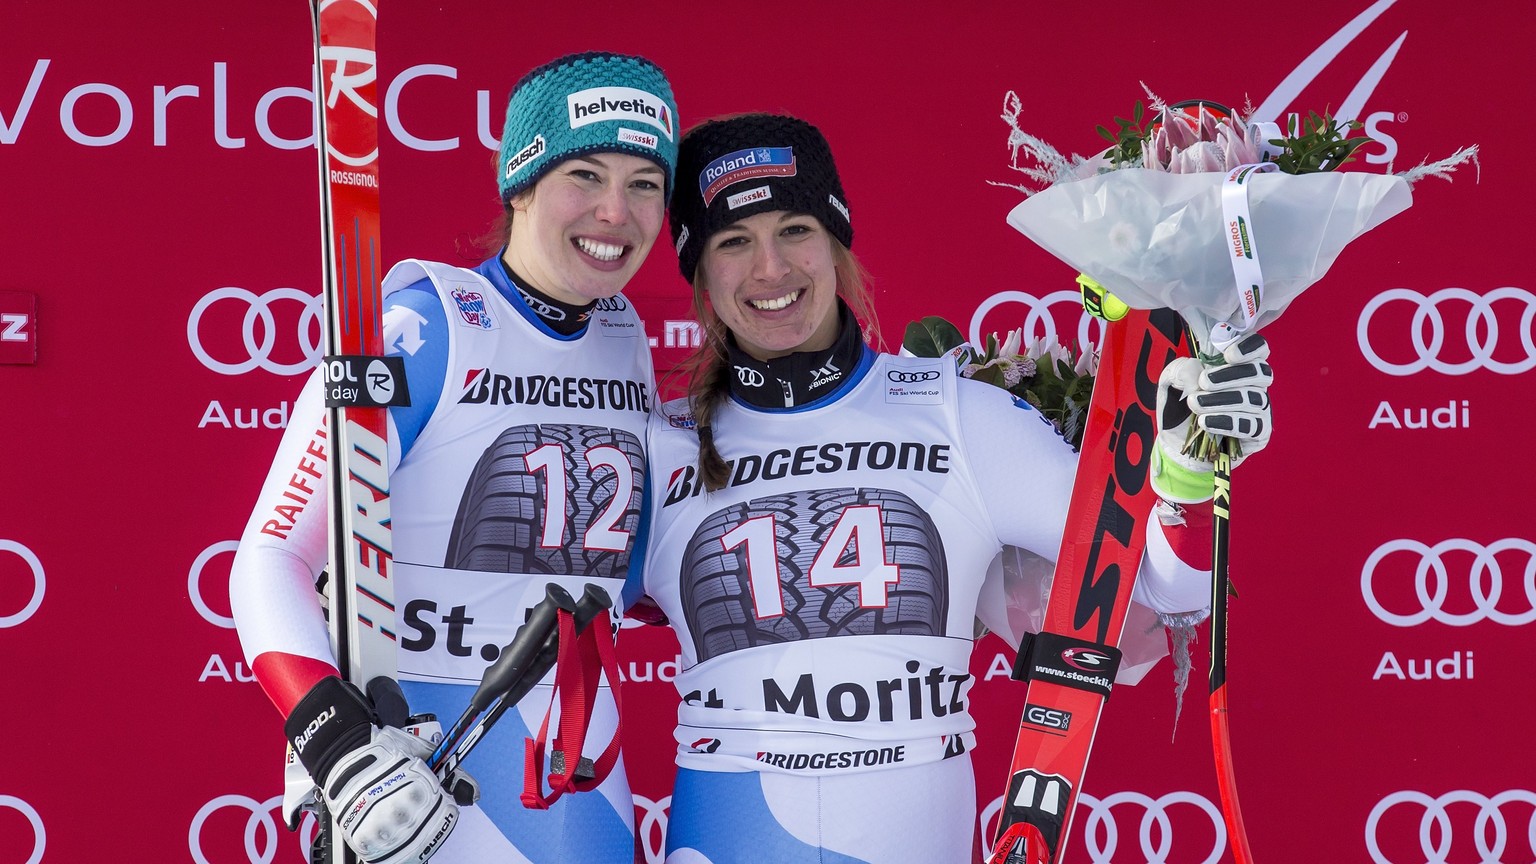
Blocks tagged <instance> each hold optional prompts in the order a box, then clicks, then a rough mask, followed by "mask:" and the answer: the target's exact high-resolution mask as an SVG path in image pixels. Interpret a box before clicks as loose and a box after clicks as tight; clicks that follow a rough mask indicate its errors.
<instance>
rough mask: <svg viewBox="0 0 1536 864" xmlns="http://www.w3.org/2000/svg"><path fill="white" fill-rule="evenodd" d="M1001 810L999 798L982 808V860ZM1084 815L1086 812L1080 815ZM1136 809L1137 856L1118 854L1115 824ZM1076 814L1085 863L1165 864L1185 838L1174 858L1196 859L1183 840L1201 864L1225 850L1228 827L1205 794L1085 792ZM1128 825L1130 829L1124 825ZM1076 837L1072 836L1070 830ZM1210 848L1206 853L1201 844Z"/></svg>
mask: <svg viewBox="0 0 1536 864" xmlns="http://www.w3.org/2000/svg"><path fill="white" fill-rule="evenodd" d="M1002 809H1003V799H1002V797H1001V796H999V797H998V798H996V799H994V800H993V801H992V803H991V804H988V805H987V806H986V807H985V808H983V809H982V812H981V815H980V820H981V825H980V828H981V837H982V847H983V850H982V859H983V860H985V859H987V858H990V857H992V841H993V840H994V839H996V834H997V831H996V828H997V824H996V823H997V817H998V814H999V813H1000V812H1002ZM1084 811H1086V813H1085V812H1084ZM1136 811H1140V813H1141V818H1140V819H1139V820H1137V822H1136V823H1135V824H1136V830H1135V837H1136V840H1137V842H1138V843H1139V844H1140V846H1141V857H1139V858H1137V857H1133V856H1130V855H1126V854H1123V853H1120V852H1119V846H1120V828H1121V824H1120V821H1119V820H1122V819H1126V818H1127V817H1129V816H1130V815H1132V814H1134V813H1135V812H1136ZM1076 812H1077V815H1078V816H1080V817H1083V818H1082V824H1083V828H1082V832H1083V845H1084V846H1085V847H1087V853H1088V860H1089V861H1091V862H1093V864H1113V862H1117V861H1119V862H1124V861H1146V862H1147V864H1166V862H1167V861H1168V860H1169V857H1170V855H1171V854H1172V853H1173V852H1174V845H1175V844H1176V843H1179V842H1180V841H1181V840H1183V845H1181V846H1180V847H1179V849H1178V854H1177V859H1178V860H1180V861H1195V860H1197V859H1195V858H1194V854H1195V853H1194V852H1193V851H1192V850H1191V849H1190V848H1189V844H1190V843H1191V842H1195V841H1190V840H1187V839H1185V838H1191V837H1193V838H1198V842H1199V844H1200V851H1203V852H1204V854H1205V857H1204V858H1202V859H1198V860H1199V861H1200V862H1201V864H1216V862H1218V861H1220V860H1221V856H1222V853H1223V852H1225V851H1226V848H1227V828H1226V824H1225V823H1224V822H1222V819H1221V810H1220V809H1219V808H1218V807H1217V806H1216V805H1215V804H1212V803H1211V802H1210V801H1209V800H1208V799H1206V798H1205V797H1204V796H1202V795H1199V794H1197V793H1195V792H1169V793H1168V794H1166V795H1162V796H1159V797H1157V798H1153V797H1152V796H1150V795H1143V794H1142V793H1140V792H1116V793H1115V794H1113V795H1108V796H1106V797H1104V798H1095V797H1094V796H1092V795H1089V794H1087V793H1086V792H1083V793H1079V794H1078V796H1077V811H1076ZM1126 827H1129V826H1128V825H1127V826H1126ZM1074 833H1075V832H1074ZM1207 842H1209V843H1210V844H1211V848H1210V849H1209V851H1205V850H1204V846H1205V843H1207Z"/></svg>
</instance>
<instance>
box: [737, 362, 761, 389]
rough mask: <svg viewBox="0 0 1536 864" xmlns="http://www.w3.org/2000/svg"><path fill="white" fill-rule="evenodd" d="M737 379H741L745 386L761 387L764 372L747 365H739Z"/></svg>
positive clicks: (742, 384)
mask: <svg viewBox="0 0 1536 864" xmlns="http://www.w3.org/2000/svg"><path fill="white" fill-rule="evenodd" d="M736 380H737V381H740V382H741V386H743V387H761V386H763V373H761V372H759V371H757V370H756V369H749V368H747V367H746V366H737V367H736Z"/></svg>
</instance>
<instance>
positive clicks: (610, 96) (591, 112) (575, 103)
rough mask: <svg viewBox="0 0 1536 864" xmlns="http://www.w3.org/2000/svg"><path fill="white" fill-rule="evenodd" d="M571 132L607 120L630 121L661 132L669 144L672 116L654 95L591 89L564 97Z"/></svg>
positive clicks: (615, 88) (623, 89)
mask: <svg viewBox="0 0 1536 864" xmlns="http://www.w3.org/2000/svg"><path fill="white" fill-rule="evenodd" d="M565 105H566V109H567V111H568V112H569V114H570V123H571V128H572V129H580V128H581V127H583V126H587V125H590V124H592V123H602V122H605V121H610V120H632V121H634V122H636V123H645V124H647V125H649V126H654V127H655V128H657V129H659V130H661V134H663V135H665V136H667V140H668V141H671V140H672V112H670V111H669V110H667V103H666V102H665V101H664V100H663V99H662V98H661V97H659V96H657V95H656V94H654V93H647V92H645V91H644V90H636V89H635V88H633V87H591V88H588V89H586V90H581V91H578V92H576V93H572V94H570V95H569V96H566V97H565Z"/></svg>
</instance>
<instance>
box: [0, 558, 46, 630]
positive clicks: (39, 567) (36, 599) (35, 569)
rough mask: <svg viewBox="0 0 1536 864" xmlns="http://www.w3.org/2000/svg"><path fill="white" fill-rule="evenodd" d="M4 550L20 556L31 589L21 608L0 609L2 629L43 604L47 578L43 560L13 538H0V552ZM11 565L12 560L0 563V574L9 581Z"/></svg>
mask: <svg viewBox="0 0 1536 864" xmlns="http://www.w3.org/2000/svg"><path fill="white" fill-rule="evenodd" d="M5 552H9V553H10V554H11V555H14V556H16V557H17V558H20V559H21V561H22V563H23V564H24V565H25V566H26V568H27V570H28V571H29V572H30V573H31V575H32V590H31V593H30V594H28V595H27V602H26V603H25V604H23V605H22V607H21V609H19V610H17V611H15V612H8V611H6V610H5V609H0V630H4V629H5V628H7V627H15V626H16V625H18V624H21V623H23V622H24V621H26V620H27V619H28V618H31V617H32V616H33V615H34V614H35V613H36V612H37V609H38V607H39V606H42V605H43V591H44V589H45V588H46V587H47V579H46V577H44V575H43V562H42V560H41V559H39V558H38V557H37V553H35V552H33V551H32V550H31V549H28V548H27V547H26V546H23V545H22V544H20V543H17V542H16V541H15V540H3V539H0V553H5ZM5 557H8V556H3V555H0V561H4V559H5ZM11 567H12V562H6V563H4V564H0V575H3V576H5V581H6V582H10V578H9V575H8V574H9V573H10V571H11ZM8 596H9V595H8Z"/></svg>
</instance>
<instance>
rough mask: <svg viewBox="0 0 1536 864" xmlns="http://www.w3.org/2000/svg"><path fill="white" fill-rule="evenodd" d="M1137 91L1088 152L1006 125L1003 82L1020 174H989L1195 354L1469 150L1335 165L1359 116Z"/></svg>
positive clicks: (1285, 294)
mask: <svg viewBox="0 0 1536 864" xmlns="http://www.w3.org/2000/svg"><path fill="white" fill-rule="evenodd" d="M1143 86H1145V85H1143ZM1147 95H1148V97H1149V99H1150V102H1151V108H1152V112H1153V113H1152V116H1151V118H1150V119H1148V117H1147V115H1146V112H1145V109H1144V107H1143V105H1142V104H1141V103H1140V102H1137V103H1136V108H1135V111H1134V112H1133V113H1132V117H1131V118H1130V119H1125V118H1118V117H1117V118H1116V119H1115V122H1116V125H1117V126H1118V129H1117V130H1115V131H1111V130H1109V129H1108V128H1106V127H1103V126H1100V127H1099V134H1100V135H1101V136H1102V137H1103V138H1105V139H1106V140H1107V141H1108V142H1109V143H1110V145H1111V146H1110V147H1109V148H1108V149H1106V150H1105V151H1103V152H1102V153H1100V154H1098V155H1096V156H1094V157H1092V158H1088V159H1085V158H1083V157H1080V156H1076V155H1074V156H1071V157H1067V156H1063V155H1062V154H1061V153H1060V152H1059V151H1057V150H1056V149H1055V148H1054V147H1052V146H1050V145H1049V144H1047V143H1046V142H1044V141H1043V140H1041V139H1040V138H1038V137H1036V136H1034V135H1031V134H1029V133H1027V132H1025V131H1024V130H1022V129H1021V128H1019V122H1018V121H1019V113H1020V111H1021V109H1022V106H1021V103H1020V101H1019V97H1018V96H1017V95H1016V94H1015V93H1013V92H1011V91H1010V92H1009V93H1008V95H1007V97H1006V98H1005V100H1004V105H1003V114H1002V119H1003V120H1004V121H1005V122H1007V123H1008V124H1009V127H1010V129H1011V132H1010V135H1009V139H1008V143H1009V147H1010V149H1011V151H1012V157H1013V158H1012V167H1013V168H1014V169H1015V170H1017V171H1019V172H1020V173H1022V174H1024V175H1025V177H1026V178H1028V179H1029V180H1030V181H1032V182H1031V183H1030V184H1027V185H1020V184H999V185H1009V186H1012V187H1013V188H1016V189H1019V190H1020V191H1022V192H1024V193H1025V195H1026V196H1027V197H1026V198H1025V200H1024V201H1022V202H1020V203H1019V204H1018V205H1017V206H1016V207H1014V209H1013V210H1012V212H1010V213H1009V214H1008V224H1010V225H1012V226H1013V227H1014V228H1016V229H1018V230H1019V231H1020V232H1022V233H1023V234H1024V235H1025V236H1027V237H1029V238H1030V239H1031V240H1033V241H1035V242H1036V243H1038V244H1039V245H1040V246H1041V247H1043V248H1044V249H1046V250H1047V251H1049V252H1050V253H1051V254H1053V255H1055V256H1056V257H1057V258H1060V259H1061V260H1063V261H1065V262H1067V263H1068V264H1070V265H1072V266H1073V267H1076V268H1077V269H1078V270H1080V271H1081V272H1083V273H1084V274H1087V275H1088V276H1089V277H1091V278H1092V279H1093V280H1095V281H1096V282H1098V283H1099V284H1100V285H1102V286H1103V287H1104V288H1105V289H1107V290H1108V291H1109V292H1110V293H1111V294H1112V295H1113V296H1114V297H1116V298H1117V299H1119V300H1120V301H1122V302H1124V303H1125V304H1126V305H1128V306H1131V307H1134V308H1138V309H1156V308H1163V307H1166V308H1171V309H1174V310H1176V311H1178V312H1179V314H1180V315H1181V316H1182V317H1183V318H1184V320H1185V322H1186V324H1187V325H1188V326H1189V329H1190V331H1191V334H1192V335H1193V337H1194V341H1195V345H1196V348H1197V350H1198V351H1199V353H1200V354H1201V356H1202V357H1204V358H1206V359H1208V360H1209V359H1215V358H1217V357H1218V356H1219V354H1220V351H1221V349H1222V348H1224V347H1225V346H1226V345H1228V344H1230V343H1231V342H1232V341H1234V340H1235V339H1237V338H1238V337H1239V336H1241V335H1242V334H1244V333H1246V332H1252V331H1256V330H1258V329H1260V328H1262V327H1264V326H1265V325H1267V324H1268V323H1269V322H1271V321H1273V320H1275V319H1276V318H1278V317H1279V316H1280V315H1281V314H1282V313H1283V312H1284V311H1285V310H1286V308H1287V307H1288V306H1289V305H1290V303H1291V302H1292V301H1293V300H1295V299H1296V297H1298V296H1300V294H1301V293H1302V292H1303V291H1305V290H1306V289H1307V288H1309V287H1311V286H1312V285H1313V284H1314V283H1316V282H1317V281H1318V280H1319V279H1321V278H1322V277H1323V276H1324V275H1325V274H1326V273H1327V272H1328V269H1329V268H1330V267H1331V266H1332V265H1333V262H1334V261H1335V260H1336V259H1337V258H1338V256H1339V253H1340V252H1342V251H1343V249H1344V247H1345V246H1346V245H1348V244H1349V243H1350V242H1351V241H1353V240H1354V239H1355V238H1357V237H1359V236H1360V235H1362V234H1364V233H1365V232H1367V231H1369V230H1371V229H1372V228H1375V227H1376V226H1378V225H1380V224H1382V223H1383V222H1385V221H1386V220H1387V219H1390V218H1391V217H1393V216H1395V215H1397V214H1398V213H1401V212H1402V211H1403V210H1405V209H1407V208H1408V207H1409V206H1410V204H1411V203H1412V196H1411V193H1410V192H1409V187H1410V185H1411V184H1412V183H1413V182H1414V181H1416V180H1418V179H1421V178H1423V177H1431V176H1432V177H1440V178H1442V179H1449V175H1450V174H1451V173H1452V172H1453V171H1454V170H1455V169H1456V167H1457V166H1458V165H1460V164H1462V163H1463V162H1466V161H1468V160H1471V161H1473V162H1475V161H1476V158H1477V147H1476V146H1472V147H1467V148H1463V149H1462V150H1459V151H1457V152H1456V153H1454V154H1452V156H1450V157H1449V158H1447V159H1443V160H1440V161H1439V162H1435V163H1428V164H1422V163H1421V164H1420V165H1418V166H1416V167H1415V168H1413V169H1411V170H1409V171H1405V172H1401V173H1398V174H1385V175H1383V174H1367V173H1358V172H1348V173H1344V172H1339V171H1337V170H1336V169H1338V168H1339V167H1340V166H1342V165H1344V164H1346V163H1348V162H1350V161H1351V160H1352V158H1353V154H1354V152H1355V150H1356V149H1358V148H1359V147H1360V146H1361V145H1362V144H1365V143H1366V142H1367V141H1369V140H1370V139H1368V138H1366V137H1364V136H1354V137H1351V134H1350V133H1352V132H1354V131H1356V130H1357V129H1358V128H1359V127H1360V124H1359V123H1357V122H1349V123H1338V122H1335V121H1334V120H1333V119H1332V118H1330V117H1328V116H1326V115H1323V116H1319V115H1317V114H1316V113H1313V114H1311V115H1309V117H1307V118H1306V119H1304V120H1301V121H1300V122H1299V123H1298V124H1297V128H1293V129H1290V130H1288V133H1287V134H1282V133H1281V130H1280V128H1279V126H1277V125H1276V124H1274V123H1269V122H1264V121H1260V120H1257V119H1254V118H1253V117H1252V116H1251V113H1252V112H1251V110H1250V111H1249V115H1250V116H1248V117H1244V116H1240V115H1239V114H1237V113H1236V112H1233V111H1232V110H1231V109H1228V108H1226V107H1224V106H1221V105H1219V104H1217V103H1213V102H1204V101H1194V102H1181V103H1177V104H1175V105H1172V106H1170V105H1168V104H1166V103H1165V102H1163V100H1161V99H1159V98H1158V97H1157V96H1156V95H1155V94H1153V93H1152V92H1151V90H1148V91H1147ZM1021 157H1024V158H1023V160H1022V161H1021ZM1191 431H1192V434H1191V437H1190V440H1189V442H1188V444H1187V446H1186V448H1185V452H1186V453H1196V452H1198V453H1199V454H1200V455H1201V456H1202V457H1203V458H1207V459H1209V458H1210V457H1211V456H1212V455H1213V454H1214V452H1215V450H1216V449H1217V447H1218V446H1225V447H1226V449H1227V451H1228V452H1229V454H1230V455H1236V454H1235V453H1234V452H1233V451H1234V450H1235V448H1236V442H1234V441H1231V440H1230V439H1228V440H1226V442H1225V444H1224V445H1220V444H1219V443H1218V442H1217V441H1213V440H1212V439H1211V438H1210V437H1209V436H1206V435H1205V434H1204V433H1203V432H1201V431H1199V430H1198V429H1192V430H1191Z"/></svg>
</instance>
